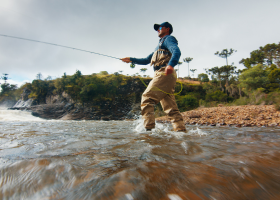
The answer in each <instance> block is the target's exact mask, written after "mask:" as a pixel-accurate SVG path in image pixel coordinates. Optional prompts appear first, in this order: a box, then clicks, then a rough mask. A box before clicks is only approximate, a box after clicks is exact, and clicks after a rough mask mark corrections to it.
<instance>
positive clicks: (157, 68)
mask: <svg viewBox="0 0 280 200" xmlns="http://www.w3.org/2000/svg"><path fill="white" fill-rule="evenodd" d="M167 37H168V36H165V37H164V38H163V39H162V40H161V41H160V43H159V45H158V49H161V46H162V44H163V42H164V41H165V39H166V38H167ZM158 53H159V51H158V50H157V55H158ZM161 67H163V66H157V67H155V66H154V71H156V70H159V69H160V68H161Z"/></svg>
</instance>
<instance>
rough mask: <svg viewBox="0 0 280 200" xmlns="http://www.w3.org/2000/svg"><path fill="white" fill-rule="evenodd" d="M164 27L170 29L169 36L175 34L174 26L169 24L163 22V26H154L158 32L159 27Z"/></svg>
mask: <svg viewBox="0 0 280 200" xmlns="http://www.w3.org/2000/svg"><path fill="white" fill-rule="evenodd" d="M161 26H164V27H166V28H169V29H170V31H169V34H171V33H172V32H173V28H172V25H171V24H170V23H169V22H163V23H162V24H154V29H155V30H156V31H157V30H158V28H159V27H161Z"/></svg>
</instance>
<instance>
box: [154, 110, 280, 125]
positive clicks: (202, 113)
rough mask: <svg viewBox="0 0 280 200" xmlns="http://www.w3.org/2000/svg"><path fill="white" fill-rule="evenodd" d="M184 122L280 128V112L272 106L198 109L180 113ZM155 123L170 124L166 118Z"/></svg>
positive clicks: (160, 118) (158, 119) (161, 118)
mask: <svg viewBox="0 0 280 200" xmlns="http://www.w3.org/2000/svg"><path fill="white" fill-rule="evenodd" d="M182 115H183V118H184V121H185V123H186V124H190V125H209V126H237V127H250V126H280V111H277V110H276V109H275V107H274V106H273V105H246V106H220V107H211V108H198V109H195V110H191V111H187V112H182ZM156 121H157V122H161V123H166V122H170V120H169V119H168V117H167V116H164V117H159V118H157V119H156Z"/></svg>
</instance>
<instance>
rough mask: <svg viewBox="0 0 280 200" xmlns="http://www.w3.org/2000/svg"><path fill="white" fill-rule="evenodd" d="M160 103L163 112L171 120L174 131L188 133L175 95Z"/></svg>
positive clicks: (168, 96) (165, 98)
mask: <svg viewBox="0 0 280 200" xmlns="http://www.w3.org/2000/svg"><path fill="white" fill-rule="evenodd" d="M160 103H161V106H162V109H163V111H164V112H165V113H166V114H167V115H168V118H169V119H170V120H171V122H172V126H173V129H174V131H186V127H185V123H184V120H183V117H182V115H181V113H180V111H179V109H178V106H177V104H176V100H175V97H174V95H167V96H166V97H164V98H163V99H162V100H161V101H160Z"/></svg>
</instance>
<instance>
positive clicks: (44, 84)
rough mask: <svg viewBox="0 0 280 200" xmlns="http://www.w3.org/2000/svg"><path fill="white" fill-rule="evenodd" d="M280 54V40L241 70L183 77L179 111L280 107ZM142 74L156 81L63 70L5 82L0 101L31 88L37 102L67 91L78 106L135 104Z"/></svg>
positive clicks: (261, 50) (209, 71)
mask: <svg viewBox="0 0 280 200" xmlns="http://www.w3.org/2000/svg"><path fill="white" fill-rule="evenodd" d="M222 52H223V53H225V54H226V53H228V52H232V50H230V51H228V50H227V49H224V50H223V51H222ZM218 53H219V52H217V53H216V54H218ZM279 54H280V43H279V44H267V45H265V46H264V47H260V48H259V49H258V50H255V51H252V52H251V56H250V58H245V59H242V60H241V61H240V63H243V64H244V66H245V69H243V70H236V67H235V66H233V64H232V65H225V66H221V67H218V66H216V67H212V68H205V72H206V73H201V74H199V75H198V80H199V82H197V83H196V84H194V83H192V84H191V83H188V82H187V81H184V80H181V81H182V86H183V89H182V92H181V93H180V94H179V95H177V96H176V100H177V104H178V107H179V109H180V110H181V111H187V110H190V109H194V108H196V107H198V106H217V104H221V103H222V104H228V105H245V104H277V105H278V107H279V103H278V102H280V60H279V59H280V57H279ZM219 55H221V53H220V54H219ZM226 58H227V57H226ZM140 70H141V69H140ZM141 71H143V69H142V70H141ZM209 76H210V77H211V80H210V78H209ZM140 78H141V79H142V80H144V81H145V82H146V83H148V82H149V81H150V80H151V78H144V77H141V76H139V75H137V76H136V75H134V76H125V75H122V74H120V73H118V72H116V73H114V74H108V73H107V72H106V71H101V72H100V73H98V74H91V75H82V73H81V72H80V71H79V70H77V71H76V73H75V74H74V75H71V76H70V75H66V74H64V75H63V76H62V77H61V78H57V79H55V80H49V79H46V80H40V77H39V78H37V79H35V80H33V81H32V83H26V84H25V85H23V86H21V87H20V88H17V87H16V86H15V85H10V84H9V83H4V84H1V88H2V91H1V94H0V101H3V100H4V99H13V100H18V99H19V98H20V95H21V93H22V92H23V90H24V88H26V89H28V90H29V91H30V94H29V98H32V99H33V100H34V102H36V103H37V104H44V103H46V97H47V96H49V95H62V93H63V92H65V93H67V94H68V95H69V96H70V97H71V99H72V100H73V101H74V102H75V103H78V104H85V103H86V104H90V103H92V102H102V101H115V100H116V98H118V99H124V100H127V99H135V101H134V103H135V102H138V103H139V102H140V100H141V95H142V93H143V92H144V90H145V86H144V84H143V83H142V82H141V80H140ZM186 79H190V78H186ZM6 80H7V77H6ZM180 89H181V85H180V83H177V84H176V91H177V92H178V91H180ZM160 110H161V109H160V106H157V111H158V112H159V113H160Z"/></svg>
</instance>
